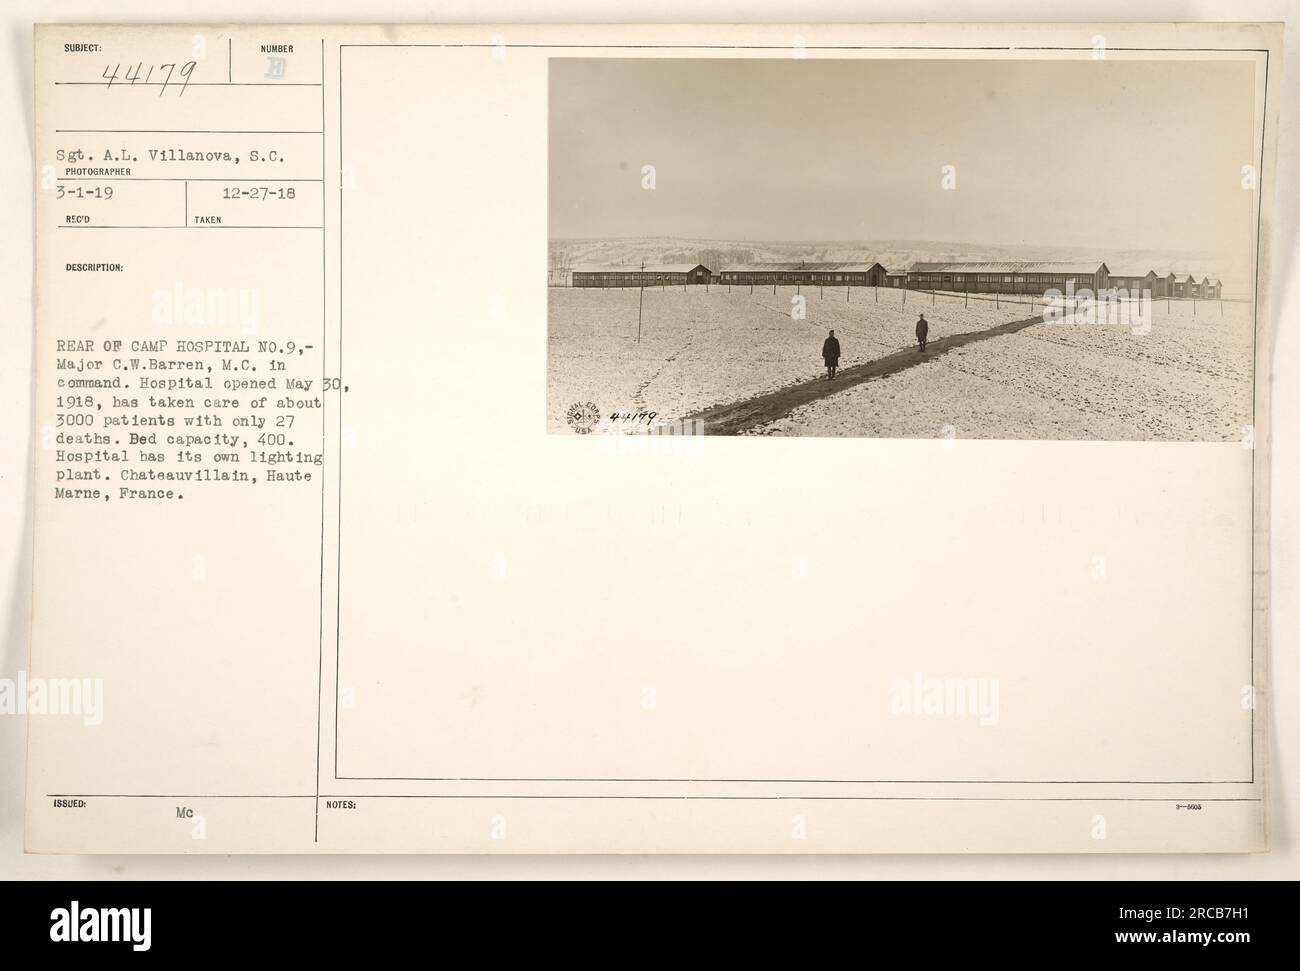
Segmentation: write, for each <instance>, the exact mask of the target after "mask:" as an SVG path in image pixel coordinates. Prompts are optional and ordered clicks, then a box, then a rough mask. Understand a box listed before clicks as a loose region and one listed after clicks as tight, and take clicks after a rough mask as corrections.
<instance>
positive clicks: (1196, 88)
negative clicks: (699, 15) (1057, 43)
mask: <svg viewBox="0 0 1300 971" xmlns="http://www.w3.org/2000/svg"><path fill="white" fill-rule="evenodd" d="M1253 96H1254V65H1253V64H1251V63H1249V62H1242V61H1143V62H1134V61H1121V60H1116V59H1114V58H1111V59H1106V60H1092V59H1089V60H1084V61H1072V62H1064V61H1009V60H999V61H989V60H943V61H935V60H823V59H816V58H809V59H802V60H798V59H794V58H790V57H782V58H775V59H743V60H738V59H727V60H721V59H718V60H714V59H709V60H696V59H586V58H584V59H562V58H560V59H553V60H552V61H551V71H550V139H551V142H550V173H549V175H550V218H551V235H552V236H556V237H643V236H684V237H694V238H715V239H750V240H852V239H866V240H870V239H882V240H883V239H917V240H949V241H954V242H987V243H1000V244H1017V243H1034V244H1040V245H1045V246H1046V245H1053V246H1101V247H1110V246H1114V247H1117V248H1119V247H1122V248H1124V249H1156V250H1202V249H1203V250H1209V251H1213V252H1218V253H1222V254H1223V255H1224V256H1227V257H1231V258H1233V259H1234V260H1235V259H1237V258H1240V257H1241V253H1242V248H1243V247H1246V248H1247V252H1248V246H1249V240H1250V232H1251V228H1250V227H1251V214H1252V207H1253V201H1252V199H1253V196H1252V194H1251V193H1249V192H1247V191H1244V190H1243V189H1242V188H1241V167H1242V166H1243V165H1247V164H1252V163H1257V162H1258V155H1259V147H1258V133H1257V132H1253V131H1252V129H1253V100H1252V99H1253ZM647 164H652V165H654V166H655V169H656V181H657V188H655V189H654V190H653V191H646V190H644V189H642V188H641V168H642V166H643V165H647ZM945 165H953V166H955V167H956V177H957V188H956V190H955V191H943V190H941V188H940V178H941V169H942V167H943V166H945Z"/></svg>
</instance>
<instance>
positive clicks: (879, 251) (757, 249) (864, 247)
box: [551, 237, 1250, 296]
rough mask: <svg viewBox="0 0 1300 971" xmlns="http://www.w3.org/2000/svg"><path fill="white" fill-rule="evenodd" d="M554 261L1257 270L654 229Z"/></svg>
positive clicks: (1093, 251) (1119, 256) (1197, 262)
mask: <svg viewBox="0 0 1300 971" xmlns="http://www.w3.org/2000/svg"><path fill="white" fill-rule="evenodd" d="M551 253H552V264H553V266H554V265H555V261H556V258H557V255H558V257H559V259H560V260H562V261H563V262H564V263H565V265H569V266H571V265H573V264H575V263H601V264H609V265H614V266H617V265H627V266H638V265H640V263H641V262H642V261H643V260H644V261H645V262H646V263H697V262H698V263H703V264H704V265H705V266H708V267H710V268H712V269H716V268H717V267H718V266H721V265H723V264H726V263H765V262H781V261H793V260H808V261H810V262H813V261H820V260H825V261H843V262H865V261H870V260H879V261H880V262H881V263H882V264H884V265H885V267H886V268H887V269H890V270H906V269H908V268H909V267H910V266H911V265H912V264H913V263H917V262H926V261H944V260H952V261H982V260H1051V261H1056V260H1064V261H1073V260H1080V261H1082V260H1093V259H1095V260H1097V261H1098V262H1105V263H1106V264H1107V265H1108V266H1110V267H1111V268H1112V269H1118V268H1130V267H1140V268H1143V269H1153V270H1156V271H1157V272H1158V271H1160V270H1162V269H1166V270H1168V269H1172V270H1176V271H1177V272H1179V273H1192V274H1195V275H1196V276H1197V277H1198V278H1199V277H1202V276H1209V277H1211V278H1212V279H1213V278H1219V279H1222V280H1223V286H1224V291H1225V295H1227V296H1244V295H1245V294H1246V293H1247V292H1248V290H1249V282H1250V281H1249V277H1248V275H1247V273H1246V272H1245V268H1243V267H1234V266H1231V265H1229V264H1228V262H1227V261H1226V260H1225V259H1224V258H1222V257H1219V256H1216V255H1215V254H1212V253H1196V252H1184V253H1176V252H1158V251H1153V250H1139V249H1098V248H1079V247H1053V246H1032V245H1015V246H1008V245H999V244H983V243H947V242H938V241H933V240H914V239H903V240H900V239H882V240H826V241H819V242H808V241H806V240H793V241H783V240H736V239H682V238H677V237H646V238H642V239H554V240H551Z"/></svg>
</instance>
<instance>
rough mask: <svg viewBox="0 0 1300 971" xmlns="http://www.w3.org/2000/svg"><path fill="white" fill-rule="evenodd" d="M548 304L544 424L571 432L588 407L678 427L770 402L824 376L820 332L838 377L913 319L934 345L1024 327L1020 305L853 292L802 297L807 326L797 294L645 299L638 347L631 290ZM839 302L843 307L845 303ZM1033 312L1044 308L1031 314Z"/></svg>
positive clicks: (736, 292)
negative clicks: (748, 402)
mask: <svg viewBox="0 0 1300 971" xmlns="http://www.w3.org/2000/svg"><path fill="white" fill-rule="evenodd" d="M549 293H550V295H549V330H548V337H549V341H548V358H549V359H548V361H547V382H548V383H547V422H548V427H549V428H551V429H552V430H567V427H568V426H567V424H566V423H565V418H564V416H565V413H566V412H567V411H568V409H569V407H570V405H573V404H574V403H577V402H586V401H591V402H594V403H595V404H596V405H597V407H598V408H599V409H600V411H601V413H602V414H605V415H609V414H610V413H612V412H615V411H622V412H627V411H633V412H641V411H653V412H657V413H658V416H659V418H660V419H674V418H682V417H684V416H686V415H688V414H691V413H692V412H695V411H698V410H700V409H702V408H706V407H708V406H710V405H717V404H726V403H728V402H732V401H739V400H741V399H743V398H748V397H752V396H753V395H757V394H764V393H766V392H769V391H775V390H777V389H778V388H781V387H784V386H785V385H788V384H791V383H793V382H795V381H800V380H804V379H807V378H812V377H816V376H817V375H819V374H824V373H825V368H824V366H823V364H822V359H821V347H822V341H823V340H824V339H825V338H826V332H827V331H828V330H830V329H832V328H833V329H834V330H835V335H836V337H838V338H839V341H840V347H841V350H842V356H841V358H840V366H841V367H851V366H852V365H854V364H861V363H864V362H866V361H870V360H873V359H875V358H877V357H880V356H881V355H882V354H887V353H889V352H890V351H896V350H899V349H900V348H903V347H907V346H908V345H910V344H913V343H914V342H915V336H914V333H913V328H914V327H915V324H916V318H917V316H918V314H920V313H922V312H924V313H925V315H926V318H927V319H928V320H929V321H930V338H931V340H934V339H937V338H939V337H942V336H944V335H946V334H956V333H963V332H966V331H972V330H983V329H986V328H989V327H994V326H996V325H998V324H1002V323H1006V322H1008V321H1012V320H1021V319H1023V318H1025V317H1028V316H1031V313H1030V309H1029V307H1028V306H1026V305H1024V304H1014V305H1007V304H1006V303H1003V305H1002V306H1001V308H998V307H995V306H994V305H993V303H991V302H990V303H983V302H980V301H976V300H971V301H970V307H969V309H967V308H964V307H963V306H962V301H961V300H960V299H954V298H945V297H942V296H941V297H938V298H937V300H935V301H934V303H933V305H932V298H931V297H930V296H929V295H928V294H918V293H909V294H907V306H906V308H904V307H903V294H902V292H901V291H897V290H888V289H881V290H880V291H879V302H876V298H875V295H874V291H873V290H872V289H871V288H867V287H854V288H852V289H851V291H850V292H849V293H848V294H847V295H846V292H845V288H844V287H836V288H833V289H832V288H831V287H827V288H826V289H825V292H824V295H821V294H820V293H819V291H818V289H817V288H816V287H804V288H803V289H802V294H801V295H802V296H803V298H804V300H805V308H804V309H805V313H806V317H805V318H804V319H797V318H795V317H793V316H792V314H791V311H792V309H793V306H794V305H793V303H792V298H794V297H796V296H799V295H800V294H797V293H796V289H795V288H794V287H777V288H776V293H775V294H773V293H772V288H771V287H770V286H768V287H755V288H754V293H753V295H750V293H749V288H748V287H735V288H734V289H733V290H732V292H730V293H728V292H727V288H726V287H725V286H716V285H715V286H711V287H709V289H708V290H707V291H706V290H705V288H704V287H700V286H692V287H688V288H687V289H686V291H685V292H683V290H682V288H681V287H677V288H676V289H675V290H674V289H673V288H671V287H670V288H668V289H666V290H656V289H653V288H647V289H646V291H645V306H644V308H643V310H642V328H641V342H640V343H639V344H638V343H637V342H636V329H637V299H638V295H639V291H637V290H634V289H621V290H620V289H610V290H602V289H585V288H567V287H565V288H552V289H551V290H550V292H549ZM846 296H847V299H846ZM1039 309H1040V310H1041V308H1039Z"/></svg>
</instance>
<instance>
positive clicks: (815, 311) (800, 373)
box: [547, 286, 1253, 441]
mask: <svg viewBox="0 0 1300 971" xmlns="http://www.w3.org/2000/svg"><path fill="white" fill-rule="evenodd" d="M795 295H796V294H795V288H793V287H778V288H777V292H776V294H775V295H774V294H773V293H772V289H771V287H767V288H760V287H755V289H754V293H753V294H752V295H751V294H750V293H749V290H748V288H747V287H745V288H741V287H737V288H735V289H734V290H733V292H731V293H728V292H727V289H726V287H718V286H713V287H711V288H710V289H709V291H707V292H706V291H705V289H704V288H703V287H690V288H688V289H687V291H686V292H683V291H682V289H681V288H680V287H678V288H677V289H676V290H673V289H668V290H666V291H657V290H652V289H647V290H646V291H645V306H644V311H643V320H642V338H641V343H640V344H637V343H636V325H637V298H638V291H636V290H631V289H629V290H598V289H580V288H579V289H568V288H561V289H552V290H551V291H550V307H549V312H550V322H549V361H548V407H547V411H548V425H549V427H550V428H552V429H553V430H563V429H567V425H566V423H565V418H564V415H565V412H566V411H567V410H568V408H569V406H570V405H572V404H574V403H575V402H585V401H592V402H594V403H595V404H596V405H597V407H598V408H599V409H600V411H601V412H602V413H603V414H605V415H608V414H610V413H611V412H615V411H623V412H644V411H653V412H657V413H658V416H659V418H660V419H672V418H680V417H683V416H685V415H688V414H690V413H692V412H695V411H698V410H700V409H702V408H705V407H708V406H710V405H715V404H725V403H730V402H735V401H740V400H742V399H745V398H748V397H752V396H754V395H758V394H764V393H766V392H770V391H775V390H777V389H779V388H781V387H784V386H786V385H789V384H791V383H793V382H795V381H800V380H804V379H808V378H813V377H816V376H818V375H820V374H823V373H824V370H823V366H822V362H821V343H822V340H823V338H824V337H825V336H826V332H827V330H829V329H831V328H834V330H835V333H836V336H838V337H839V339H840V343H841V346H842V348H843V356H842V358H841V360H840V365H841V367H852V366H853V365H855V364H861V363H864V362H866V361H870V360H874V359H876V358H879V357H881V356H883V355H885V354H888V353H890V352H892V351H897V350H899V349H902V348H905V347H909V346H914V345H915V340H914V336H913V327H914V324H915V321H916V317H917V314H918V313H921V312H924V313H925V315H926V318H927V319H928V320H929V321H930V339H931V340H932V341H933V340H937V339H940V338H942V337H945V336H947V335H950V334H957V333H967V332H970V331H978V330H985V329H988V328H991V327H994V326H996V325H998V324H1002V323H1006V322H1008V321H1013V320H1023V319H1025V318H1028V317H1031V316H1035V315H1037V314H1040V313H1041V312H1042V305H1041V302H1038V303H1036V304H1035V305H1034V306H1033V307H1032V309H1031V307H1030V306H1029V305H1028V304H1027V303H1010V304H1009V303H1007V302H1006V301H1003V302H1002V304H1001V306H1000V307H999V306H995V304H994V303H993V302H992V301H991V300H985V299H979V300H977V299H975V298H973V297H972V298H971V300H970V302H969V306H968V307H967V306H964V303H965V301H964V300H963V299H962V298H961V297H960V296H949V295H943V294H940V295H939V296H937V297H931V295H929V294H921V293H916V292H911V293H908V294H907V300H906V307H905V308H904V306H903V294H902V293H901V292H900V291H897V290H888V289H881V290H880V291H879V295H878V302H877V299H876V295H875V292H874V291H872V290H871V289H869V288H855V289H853V290H852V291H851V292H850V293H849V295H848V296H849V300H847V301H846V299H845V297H846V294H845V290H844V289H843V288H836V289H834V290H832V289H831V288H827V289H826V291H825V294H824V295H819V293H818V290H817V288H815V287H804V288H803V293H802V296H803V297H804V298H805V299H806V317H805V318H804V319H797V318H794V317H792V316H791V307H792V303H791V299H792V297H794V296H795ZM1014 299H1015V300H1017V301H1020V300H1026V298H1021V297H1017V298H1014ZM1152 310H1153V314H1152V319H1151V329H1150V332H1149V333H1146V334H1134V333H1133V332H1132V331H1131V329H1130V328H1129V327H1126V326H1116V325H1105V324H1095V323H1064V324H1061V323H1049V324H1039V325H1035V326H1033V327H1029V328H1027V329H1025V330H1022V331H1019V332H1017V333H1014V334H1008V335H1004V336H998V337H991V338H989V339H987V340H983V341H977V342H974V343H970V344H967V345H966V346H964V347H959V348H955V349H953V350H951V351H949V352H947V353H943V354H938V355H935V356H933V357H930V356H928V355H927V357H926V358H925V359H923V363H919V364H918V365H917V366H916V367H911V368H907V369H906V370H902V371H899V372H897V373H895V374H892V375H890V376H888V377H884V378H879V379H872V380H871V381H868V382H867V383H865V384H861V385H858V386H856V387H852V388H848V389H846V390H843V391H840V392H838V393H835V394H832V395H830V396H828V397H826V398H822V399H820V400H817V401H814V402H812V403H810V404H807V405H804V406H802V407H800V408H797V409H795V410H794V411H793V412H792V413H791V414H790V415H789V416H787V417H785V418H782V419H779V420H777V421H774V422H772V423H770V424H768V425H765V426H762V427H760V428H756V429H753V430H752V433H753V434H769V435H823V436H836V435H856V436H868V437H877V436H878V437H934V436H938V435H942V434H950V435H956V436H958V437H962V438H1046V439H1085V438H1086V439H1112V440H1124V439H1131V440H1163V441H1236V440H1239V439H1240V438H1241V436H1242V433H1243V432H1242V426H1244V425H1246V424H1248V423H1249V422H1250V421H1251V411H1252V407H1251V394H1252V388H1251V383H1252V381H1251V377H1252V368H1253V359H1252V354H1253V335H1252V320H1251V316H1250V307H1249V305H1248V304H1244V303H1224V304H1223V305H1222V309H1220V305H1219V304H1218V303H1217V302H1202V303H1200V304H1198V305H1197V306H1196V314H1195V316H1193V307H1192V304H1191V303H1190V302H1178V301H1173V302H1171V303H1169V304H1168V305H1166V303H1165V302H1164V301H1156V303H1155V305H1154V306H1153V308H1152ZM945 426H950V427H949V428H948V429H946V430H945Z"/></svg>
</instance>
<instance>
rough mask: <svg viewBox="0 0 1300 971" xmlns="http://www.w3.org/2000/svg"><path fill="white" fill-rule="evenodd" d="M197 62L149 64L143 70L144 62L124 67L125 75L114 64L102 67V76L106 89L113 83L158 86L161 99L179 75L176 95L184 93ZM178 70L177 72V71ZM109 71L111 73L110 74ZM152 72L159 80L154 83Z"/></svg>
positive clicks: (118, 65)
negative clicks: (178, 89)
mask: <svg viewBox="0 0 1300 971" xmlns="http://www.w3.org/2000/svg"><path fill="white" fill-rule="evenodd" d="M197 63H198V62H197V61H186V62H185V63H184V64H174V63H173V64H150V65H149V68H148V70H147V71H146V70H145V65H144V62H143V61H141V62H139V63H138V64H128V65H126V73H125V74H123V73H121V72H122V65H121V64H114V65H113V66H112V68H111V69H110V68H109V66H108V65H107V64H106V65H104V74H103V76H104V77H105V78H107V79H108V87H110V88H111V87H112V86H113V83H114V82H117V83H118V84H135V83H136V82H137V81H138V82H139V83H140V84H159V85H162V87H160V88H159V89H158V97H160V98H161V97H162V96H163V94H165V93H166V91H167V86H168V85H169V84H171V83H172V82H173V81H174V80H176V79H177V75H179V80H180V91H179V92H177V95H178V96H179V95H182V94H184V93H185V86H186V85H187V84H189V83H190V75H191V74H193V73H194V66H195V65H196V64H197ZM178 69H179V70H178ZM110 71H111V73H110ZM154 72H157V74H158V78H159V80H157V81H154V80H153V76H154Z"/></svg>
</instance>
